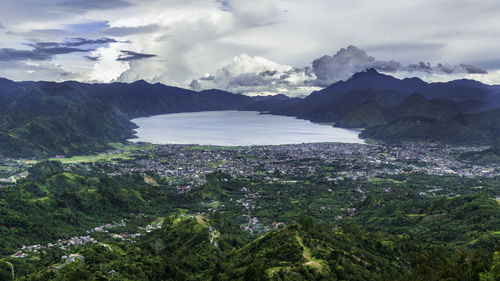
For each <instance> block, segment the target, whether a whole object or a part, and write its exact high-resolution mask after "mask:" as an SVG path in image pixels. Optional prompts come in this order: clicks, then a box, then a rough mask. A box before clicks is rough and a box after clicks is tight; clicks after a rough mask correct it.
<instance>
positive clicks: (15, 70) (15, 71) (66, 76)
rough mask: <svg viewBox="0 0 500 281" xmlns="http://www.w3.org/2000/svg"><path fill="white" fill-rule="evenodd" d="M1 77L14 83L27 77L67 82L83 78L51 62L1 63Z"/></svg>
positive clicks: (36, 79)
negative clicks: (7, 78)
mask: <svg viewBox="0 0 500 281" xmlns="http://www.w3.org/2000/svg"><path fill="white" fill-rule="evenodd" d="M0 77H9V79H12V80H14V81H25V80H27V77H29V80H32V81H40V80H45V81H65V80H74V79H81V78H82V77H81V76H80V74H78V73H73V72H68V71H66V70H64V69H62V68H61V66H60V65H57V64H54V63H53V62H50V61H37V62H22V61H0Z"/></svg>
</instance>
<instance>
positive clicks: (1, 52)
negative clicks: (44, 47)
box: [0, 48, 52, 61]
mask: <svg viewBox="0 0 500 281" xmlns="http://www.w3.org/2000/svg"><path fill="white" fill-rule="evenodd" d="M51 58H52V55H50V54H48V53H44V52H40V51H38V50H36V49H35V50H16V49H11V48H1V49H0V61H19V60H50V59H51Z"/></svg>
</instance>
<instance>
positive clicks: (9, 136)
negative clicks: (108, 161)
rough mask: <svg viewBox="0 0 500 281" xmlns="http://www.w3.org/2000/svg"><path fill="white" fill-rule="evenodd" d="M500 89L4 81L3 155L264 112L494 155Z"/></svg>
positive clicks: (374, 80)
mask: <svg viewBox="0 0 500 281" xmlns="http://www.w3.org/2000/svg"><path fill="white" fill-rule="evenodd" d="M499 108H500V86H490V85H485V84H482V83H480V82H477V81H474V80H466V79H462V80H456V81H451V82H446V83H426V82H424V81H422V80H421V79H418V78H406V79H397V78H395V77H392V76H389V75H385V74H381V73H379V72H377V71H376V70H374V69H368V70H364V71H362V72H359V73H356V74H355V75H353V76H352V77H351V78H350V79H348V80H346V81H339V82H337V83H334V84H332V85H331V86H329V87H327V88H325V89H323V90H321V91H316V92H313V93H311V94H310V95H309V96H307V97H305V98H304V99H300V98H289V97H287V96H285V95H276V96H257V97H249V96H244V95H240V94H232V93H229V92H225V91H222V90H215V89H212V90H204V91H201V92H195V91H191V90H187V89H182V88H177V87H171V86H166V85H163V84H160V83H156V84H150V83H148V82H145V81H143V80H140V81H137V82H134V83H131V84H126V83H109V84H89V83H80V82H75V81H66V82H62V83H55V82H14V81H10V80H7V79H0V154H2V155H4V156H24V157H27V156H38V157H46V156H51V155H56V154H64V155H73V154H83V153H89V152H93V151H101V150H104V149H106V148H107V146H106V143H108V142H112V141H118V142H122V141H125V140H127V139H130V138H131V137H133V134H134V132H133V129H134V128H135V124H133V123H132V122H130V119H133V118H137V117H144V116H151V115H157V114H165V113H178V112H195V111H209V110H254V111H260V112H267V113H271V114H276V115H286V116H294V117H297V118H301V119H307V120H311V121H313V122H327V123H332V124H334V126H339V127H345V128H364V129H366V130H364V131H363V132H362V133H361V137H364V138H370V139H375V140H379V141H384V142H390V143H398V142H406V141H433V142H443V143H452V144H474V145H475V144H482V145H489V144H492V143H493V142H494V141H495V140H497V139H498V138H499V136H500V109H499Z"/></svg>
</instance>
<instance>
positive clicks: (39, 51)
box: [0, 38, 119, 61]
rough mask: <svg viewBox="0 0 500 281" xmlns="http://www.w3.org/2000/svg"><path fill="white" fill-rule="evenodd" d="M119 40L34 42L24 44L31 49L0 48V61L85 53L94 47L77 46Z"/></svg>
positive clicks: (47, 58)
mask: <svg viewBox="0 0 500 281" xmlns="http://www.w3.org/2000/svg"><path fill="white" fill-rule="evenodd" d="M114 42H119V41H116V40H114V39H110V38H101V39H85V38H70V39H69V40H68V41H64V42H34V43H27V44H25V45H27V46H29V47H31V48H32V49H31V50H19V49H12V48H2V49H0V60H1V61H21V60H37V61H44V60H51V59H52V58H53V57H54V56H55V55H65V54H71V53H85V52H90V51H93V50H95V49H94V48H88V49H83V48H78V47H80V46H84V45H106V44H109V43H114Z"/></svg>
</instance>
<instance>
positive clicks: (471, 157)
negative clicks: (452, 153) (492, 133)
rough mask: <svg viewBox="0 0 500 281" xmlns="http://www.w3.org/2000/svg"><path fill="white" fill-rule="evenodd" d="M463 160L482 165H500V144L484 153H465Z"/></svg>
mask: <svg viewBox="0 0 500 281" xmlns="http://www.w3.org/2000/svg"><path fill="white" fill-rule="evenodd" d="M461 159H463V160H468V161H471V162H473V163H477V164H481V165H487V164H491V163H500V142H497V143H496V144H494V145H492V146H491V147H490V148H488V149H485V150H483V151H479V152H468V153H464V154H463V155H462V156H461Z"/></svg>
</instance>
